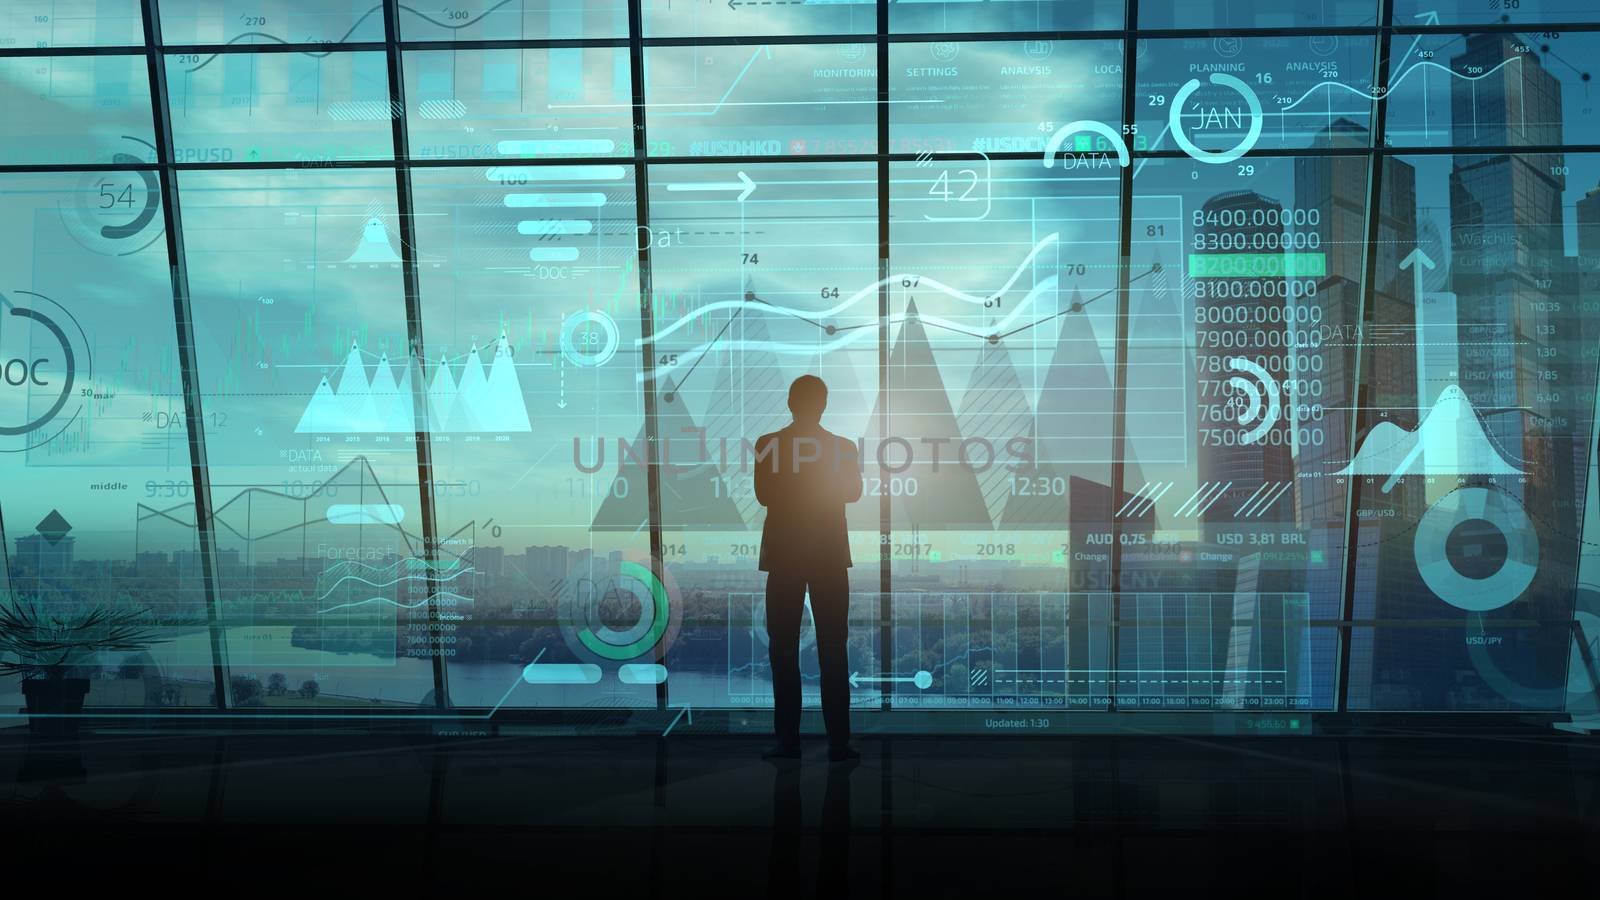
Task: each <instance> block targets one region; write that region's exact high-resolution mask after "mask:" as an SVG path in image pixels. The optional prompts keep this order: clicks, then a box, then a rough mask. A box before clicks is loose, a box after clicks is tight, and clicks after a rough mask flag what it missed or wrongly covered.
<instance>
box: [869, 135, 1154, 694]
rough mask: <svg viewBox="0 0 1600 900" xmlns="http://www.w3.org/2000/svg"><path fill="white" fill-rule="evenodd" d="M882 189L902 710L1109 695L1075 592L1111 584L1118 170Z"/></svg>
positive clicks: (922, 170)
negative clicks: (888, 274) (886, 215)
mask: <svg viewBox="0 0 1600 900" xmlns="http://www.w3.org/2000/svg"><path fill="white" fill-rule="evenodd" d="M1052 168H1057V167H1054V166H1053V167H1052ZM891 177H892V184H891V193H890V200H891V206H890V218H891V222H892V223H893V224H892V229H891V236H892V239H893V245H892V248H891V251H892V261H891V266H890V268H891V270H892V271H893V272H895V273H898V274H897V275H896V277H895V279H894V283H893V284H892V285H891V291H892V294H891V297H890V301H889V310H890V317H891V319H890V320H891V323H892V325H891V337H892V343H891V347H890V350H889V360H888V372H889V383H888V393H889V396H890V404H889V426H888V435H890V437H889V438H887V439H883V443H884V445H885V446H886V447H887V449H886V450H885V451H884V452H886V453H887V454H888V458H889V460H890V463H891V465H892V466H894V474H893V475H892V476H891V478H892V480H891V482H890V494H891V499H890V512H891V521H892V523H893V547H892V550H893V557H894V564H893V565H894V580H895V585H896V587H897V588H898V589H899V590H898V592H897V594H896V597H895V614H894V615H895V633H894V653H895V658H894V661H893V665H892V666H891V667H890V669H891V671H890V672H886V673H885V674H892V675H893V676H894V677H895V678H902V679H907V680H906V681H901V682H895V683H894V702H895V704H896V705H899V706H966V705H999V706H1009V705H1054V706H1064V705H1066V703H1067V700H1068V697H1069V696H1072V697H1073V698H1074V702H1077V699H1078V698H1088V697H1090V696H1091V695H1098V696H1103V695H1104V693H1105V690H1104V687H1103V684H1093V683H1090V682H1089V681H1088V680H1087V679H1089V678H1091V677H1094V675H1093V673H1092V672H1091V670H1092V669H1101V670H1104V669H1105V668H1106V667H1107V666H1108V664H1109V663H1108V661H1107V659H1106V657H1105V656H1104V653H1105V645H1104V641H1105V637H1106V634H1105V631H1104V625H1105V620H1104V618H1103V615H1101V614H1100V613H1099V610H1098V609H1095V610H1093V611H1091V604H1090V603H1089V602H1088V598H1087V596H1086V595H1082V594H1076V593H1074V594H1072V595H1071V598H1070V600H1071V602H1070V603H1069V595H1068V593H1067V592H1068V591H1090V590H1096V589H1104V587H1105V586H1106V582H1105V581H1104V578H1105V574H1106V572H1105V568H1104V565H1103V563H1104V561H1105V560H1106V555H1105V548H1104V545H1103V543H1102V542H1101V540H1100V537H1099V535H1100V532H1101V530H1102V529H1104V528H1106V527H1108V525H1109V522H1110V514H1111V512H1112V509H1111V508H1109V507H1108V506H1107V504H1108V503H1110V500H1111V494H1110V487H1109V485H1110V483H1111V467H1112V463H1113V459H1114V453H1113V450H1112V447H1111V415H1112V409H1113V402H1112V384H1113V371H1112V369H1111V363H1112V360H1113V359H1114V353H1115V350H1114V346H1115V341H1116V334H1117V327H1116V322H1117V307H1116V303H1117V298H1116V285H1117V256H1118V248H1117V241H1118V234H1119V231H1120V226H1119V222H1120V217H1119V215H1118V212H1117V191H1118V180H1119V177H1120V169H1119V167H1118V164H1117V157H1116V155H1115V153H1106V152H1085V153H1084V154H1082V155H1081V156H1072V157H1069V160H1068V161H1064V164H1063V165H1062V166H1060V167H1059V170H1058V171H1049V170H1046V169H1044V168H1043V167H1042V166H1040V164H1039V162H1038V161H1037V160H1027V161H1015V162H993V163H989V162H986V161H984V160H982V159H974V158H973V156H972V155H970V154H959V153H958V154H949V155H944V154H938V155H935V156H933V157H932V159H931V160H928V161H927V163H926V164H921V163H896V164H894V165H893V166H892V167H891ZM947 189H948V190H947ZM980 197H981V198H982V199H981V201H979V200H978V199H977V198H980ZM1168 302H1175V300H1173V299H1172V298H1169V299H1168ZM1171 314H1172V315H1173V316H1175V315H1176V314H1177V310H1176V309H1174V310H1172V313H1171ZM1168 324H1169V326H1170V324H1171V323H1168ZM878 435H879V432H878V430H877V429H872V430H870V431H869V441H868V443H869V447H870V446H874V445H876V444H877V442H878V440H879V438H878ZM902 442H904V443H902ZM896 445H898V447H897V446H896ZM907 446H909V447H910V448H911V449H910V451H909V452H908V451H907V450H906V449H905V448H906V447H907ZM1152 452H1153V451H1152ZM908 585H916V586H917V587H918V591H917V592H915V593H907V592H906V591H907V586H908ZM1069 605H1070V607H1071V610H1070V612H1069ZM1091 616H1094V617H1095V618H1096V619H1097V620H1098V621H1097V622H1095V623H1094V624H1091V622H1090V617H1091ZM1091 660H1095V662H1093V663H1091ZM984 670H987V671H984ZM922 673H926V676H925V677H922V680H920V681H919V680H917V679H918V678H919V676H922ZM1098 678H1099V681H1100V682H1103V681H1104V675H1103V674H1102V675H1099V676H1098Z"/></svg>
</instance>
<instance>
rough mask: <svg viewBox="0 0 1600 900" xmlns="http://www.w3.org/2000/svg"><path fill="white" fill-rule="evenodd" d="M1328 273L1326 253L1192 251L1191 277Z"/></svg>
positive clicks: (1292, 276)
mask: <svg viewBox="0 0 1600 900" xmlns="http://www.w3.org/2000/svg"><path fill="white" fill-rule="evenodd" d="M1326 274H1328V257H1327V254H1324V253H1191V254H1189V277H1190V278H1304V277H1308V276H1316V277H1320V276H1323V275H1326Z"/></svg>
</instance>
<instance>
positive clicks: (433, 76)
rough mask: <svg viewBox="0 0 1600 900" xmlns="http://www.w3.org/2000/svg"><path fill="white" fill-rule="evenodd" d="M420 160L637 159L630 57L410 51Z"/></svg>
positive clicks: (600, 51) (589, 52) (414, 137)
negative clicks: (616, 157)
mask: <svg viewBox="0 0 1600 900" xmlns="http://www.w3.org/2000/svg"><path fill="white" fill-rule="evenodd" d="M405 66H406V68H405V72H406V100H407V102H409V103H410V104H411V116H410V129H411V156H412V158H414V159H463V158H465V159H493V158H495V157H499V156H506V157H528V158H540V157H552V156H578V157H583V156H588V157H594V156H632V155H633V119H632V109H633V93H632V88H631V87H630V84H631V82H630V80H629V74H628V51H627V50H625V49H610V48H603V47H601V48H590V49H557V50H439V51H432V50H412V51H409V52H407V53H406V55H405Z"/></svg>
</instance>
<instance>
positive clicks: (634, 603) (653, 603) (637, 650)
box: [557, 559, 683, 662]
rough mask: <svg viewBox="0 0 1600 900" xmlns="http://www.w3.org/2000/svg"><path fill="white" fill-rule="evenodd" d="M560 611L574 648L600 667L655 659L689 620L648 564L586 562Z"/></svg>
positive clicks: (566, 589)
mask: <svg viewBox="0 0 1600 900" xmlns="http://www.w3.org/2000/svg"><path fill="white" fill-rule="evenodd" d="M557 612H558V615H559V618H560V621H561V634H562V637H563V638H564V639H565V640H566V642H567V645H568V647H570V648H571V649H572V651H573V652H574V653H577V654H578V655H579V656H581V657H582V658H585V659H590V660H594V661H596V662H626V661H629V660H635V659H640V658H642V657H646V656H649V657H654V656H656V654H657V648H658V647H660V648H661V652H664V651H665V648H666V647H668V646H671V644H672V642H673V641H674V640H675V639H676V638H677V633H678V629H679V627H680V626H681V624H682V621H683V609H682V604H680V603H676V602H674V600H673V591H672V590H670V589H669V587H668V586H667V585H666V584H665V583H663V582H662V581H661V580H660V579H658V578H656V576H655V573H653V572H651V571H650V567H649V565H648V564H646V563H643V562H639V561H635V560H628V559H623V560H615V561H613V560H596V559H591V560H589V561H587V562H584V563H580V564H579V565H578V566H577V567H575V569H574V570H573V571H572V572H569V573H568V575H567V579H566V583H565V584H564V585H563V589H562V591H561V593H560V596H559V597H558V598H557Z"/></svg>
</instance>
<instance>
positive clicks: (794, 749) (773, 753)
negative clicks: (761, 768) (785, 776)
mask: <svg viewBox="0 0 1600 900" xmlns="http://www.w3.org/2000/svg"><path fill="white" fill-rule="evenodd" d="M761 758H762V759H799V758H800V745H799V744H773V745H772V746H771V747H768V748H767V749H765V750H762V751H761Z"/></svg>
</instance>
